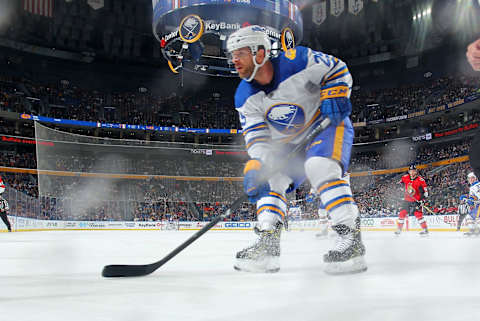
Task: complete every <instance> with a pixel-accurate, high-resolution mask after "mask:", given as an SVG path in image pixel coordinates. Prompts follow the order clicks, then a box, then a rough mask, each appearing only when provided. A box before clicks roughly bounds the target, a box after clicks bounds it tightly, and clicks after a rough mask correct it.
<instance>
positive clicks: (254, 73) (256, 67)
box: [245, 54, 268, 82]
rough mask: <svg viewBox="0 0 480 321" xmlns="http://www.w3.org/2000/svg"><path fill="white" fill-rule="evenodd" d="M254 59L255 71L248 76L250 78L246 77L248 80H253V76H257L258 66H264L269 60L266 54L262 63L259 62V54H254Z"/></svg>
mask: <svg viewBox="0 0 480 321" xmlns="http://www.w3.org/2000/svg"><path fill="white" fill-rule="evenodd" d="M252 59H253V64H254V65H255V68H253V72H252V74H251V75H250V77H248V79H245V80H246V81H248V82H251V81H252V80H253V78H255V75H256V74H257V71H258V68H260V67H262V66H263V65H265V63H266V62H267V60H268V59H267V56H265V57H264V58H263V62H262V63H261V64H257V55H256V54H255V55H254V56H252Z"/></svg>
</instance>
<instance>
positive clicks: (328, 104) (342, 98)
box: [320, 83, 352, 126]
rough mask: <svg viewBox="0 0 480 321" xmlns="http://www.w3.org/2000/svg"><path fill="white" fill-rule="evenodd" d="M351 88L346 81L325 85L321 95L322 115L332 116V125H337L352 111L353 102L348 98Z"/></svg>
mask: <svg viewBox="0 0 480 321" xmlns="http://www.w3.org/2000/svg"><path fill="white" fill-rule="evenodd" d="M348 92H349V88H348V85H347V84H345V83H338V84H334V85H328V86H324V87H323V88H322V90H321V94H320V97H321V99H322V105H321V106H320V109H321V112H322V115H323V116H324V117H328V118H330V120H331V122H332V125H333V126H337V125H338V124H340V123H341V122H342V120H343V119H344V118H345V117H348V116H350V113H351V112H352V103H351V102H350V99H349V98H348Z"/></svg>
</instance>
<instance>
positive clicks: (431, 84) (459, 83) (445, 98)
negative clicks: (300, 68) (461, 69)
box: [351, 76, 479, 122]
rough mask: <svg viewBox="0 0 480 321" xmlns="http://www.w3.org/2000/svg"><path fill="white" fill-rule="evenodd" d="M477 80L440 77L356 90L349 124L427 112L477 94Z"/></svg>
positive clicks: (464, 77) (353, 93) (475, 78)
mask: <svg viewBox="0 0 480 321" xmlns="http://www.w3.org/2000/svg"><path fill="white" fill-rule="evenodd" d="M478 84H479V79H478V77H466V76H459V77H455V78H454V77H444V78H438V79H433V80H425V82H424V83H420V84H409V85H405V86H402V87H396V88H382V89H377V90H373V91H370V90H356V91H353V92H352V95H351V100H352V106H353V107H354V109H353V112H352V116H351V118H352V121H353V122H363V121H366V122H368V121H375V120H382V119H387V118H390V117H395V116H402V115H408V114H410V113H414V112H418V111H422V110H427V109H429V108H431V107H437V106H440V105H445V104H447V103H452V102H455V101H457V100H460V99H463V98H465V97H467V96H469V95H472V94H474V93H478V90H479V85H478Z"/></svg>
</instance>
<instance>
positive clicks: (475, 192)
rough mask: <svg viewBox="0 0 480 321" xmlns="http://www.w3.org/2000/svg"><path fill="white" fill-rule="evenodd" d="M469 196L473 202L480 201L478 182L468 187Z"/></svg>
mask: <svg viewBox="0 0 480 321" xmlns="http://www.w3.org/2000/svg"><path fill="white" fill-rule="evenodd" d="M469 196H470V197H472V198H473V199H474V200H475V201H479V200H480V182H475V183H473V184H472V185H471V186H470V193H469Z"/></svg>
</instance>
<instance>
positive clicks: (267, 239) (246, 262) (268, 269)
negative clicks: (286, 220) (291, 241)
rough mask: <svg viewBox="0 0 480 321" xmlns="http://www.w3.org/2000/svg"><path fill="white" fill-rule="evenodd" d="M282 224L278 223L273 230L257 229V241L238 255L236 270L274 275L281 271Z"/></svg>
mask: <svg viewBox="0 0 480 321" xmlns="http://www.w3.org/2000/svg"><path fill="white" fill-rule="evenodd" d="M281 231H282V224H281V223H277V224H276V225H275V227H274V228H273V229H271V230H267V229H266V230H260V229H258V228H257V227H255V233H256V234H257V235H258V237H259V238H258V239H257V241H256V242H255V243H254V244H253V245H252V246H249V247H247V248H245V249H243V250H241V251H240V252H238V253H237V256H236V259H237V260H236V263H235V264H234V266H233V267H234V268H235V270H238V271H246V272H264V273H274V272H278V271H279V270H280V234H281Z"/></svg>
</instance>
